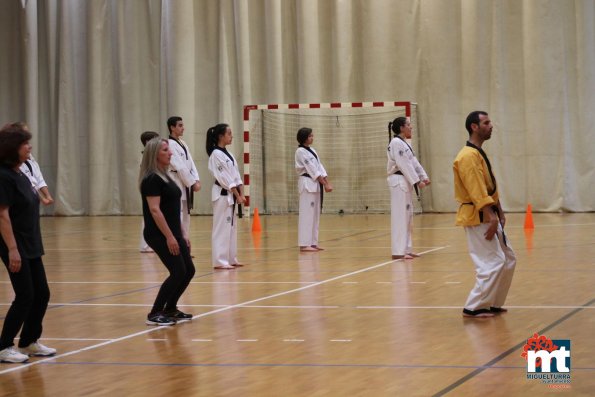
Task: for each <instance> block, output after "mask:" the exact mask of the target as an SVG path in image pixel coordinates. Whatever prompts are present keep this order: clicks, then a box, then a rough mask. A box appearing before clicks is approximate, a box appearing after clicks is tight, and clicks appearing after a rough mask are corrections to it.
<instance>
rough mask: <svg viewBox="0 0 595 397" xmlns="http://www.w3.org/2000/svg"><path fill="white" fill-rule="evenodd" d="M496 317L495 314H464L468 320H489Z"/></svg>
mask: <svg viewBox="0 0 595 397" xmlns="http://www.w3.org/2000/svg"><path fill="white" fill-rule="evenodd" d="M495 316H496V315H495V314H494V313H481V314H475V315H473V314H467V313H463V317H467V318H489V317H495Z"/></svg>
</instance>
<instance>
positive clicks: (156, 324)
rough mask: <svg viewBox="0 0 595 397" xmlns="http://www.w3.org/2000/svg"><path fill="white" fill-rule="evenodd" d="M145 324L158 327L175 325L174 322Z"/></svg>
mask: <svg viewBox="0 0 595 397" xmlns="http://www.w3.org/2000/svg"><path fill="white" fill-rule="evenodd" d="M145 324H147V325H153V326H159V325H166V326H170V325H176V322H175V321H172V322H170V323H156V322H154V321H145Z"/></svg>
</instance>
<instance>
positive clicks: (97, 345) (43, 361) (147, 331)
mask: <svg viewBox="0 0 595 397" xmlns="http://www.w3.org/2000/svg"><path fill="white" fill-rule="evenodd" d="M444 248H446V247H437V248H433V249H431V250H427V251H423V252H420V254H427V253H430V252H433V251H438V250H441V249H444ZM398 261H402V259H396V260H391V261H388V262H382V263H379V264H377V265H373V266H368V267H366V268H364V269H360V270H356V271H353V272H350V273H346V274H343V275H340V276H335V277H331V278H329V279H326V280H322V281H318V282H316V283H315V284H309V285H305V286H303V287H299V288H295V289H292V290H289V291H285V292H278V293H276V294H273V295H268V296H263V297H262V298H257V299H252V300H249V301H246V302H242V303H238V304H236V305H231V306H226V307H223V308H220V309H215V310H212V311H210V312H206V313H202V314H197V315H196V316H194V317H192V319H193V320H194V319H197V318H201V317H206V316H211V315H213V314H217V313H221V312H224V311H228V310H232V309H235V308H238V307H243V306H247V305H250V304H252V303H256V302H260V301H264V300H267V299H272V298H277V297H280V296H284V295H289V294H292V293H294V292H299V291H303V290H306V289H309V288H312V287H317V286H319V285H323V284H328V283H331V282H333V281H337V280H340V279H343V278H346V277H351V276H355V275H356V274H360V273H364V272H367V271H370V270H374V269H377V268H380V267H383V266H386V265H388V264H391V263H394V262H398ZM167 328H169V326H167V325H162V326H157V327H153V328H150V329H146V330H144V331H139V332H135V333H133V334H129V335H124V336H122V337H120V338H115V339H111V340H108V341H105V342H102V343H98V344H96V345H91V346H87V347H84V348H82V349H77V350H73V351H70V352H66V353H62V354H56V355H55V356H52V357H48V358H44V359H41V360H39V361H35V362H32V363H28V364H22V365H19V366H16V367H12V368H8V369H5V370H3V371H0V375H2V374H7V373H9V372H14V371H19V370H21V369H25V368H29V367H31V366H33V365H38V364H42V363H45V362H48V361H53V360H56V359H58V358H63V357H68V356H72V355H74V354H78V353H82V352H84V351H88V350H94V349H98V348H100V347H103V346H107V345H111V344H113V343H117V342H121V341H124V340H128V339H132V338H135V337H137V336H141V335H146V334H149V333H151V332H154V331H156V330H163V329H167Z"/></svg>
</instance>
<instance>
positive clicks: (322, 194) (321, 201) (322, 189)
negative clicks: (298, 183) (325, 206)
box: [300, 173, 324, 214]
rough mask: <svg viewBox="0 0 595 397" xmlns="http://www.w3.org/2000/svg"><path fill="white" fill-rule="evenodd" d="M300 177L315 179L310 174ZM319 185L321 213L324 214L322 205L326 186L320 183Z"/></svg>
mask: <svg viewBox="0 0 595 397" xmlns="http://www.w3.org/2000/svg"><path fill="white" fill-rule="evenodd" d="M300 176H306V177H308V178H310V179H314V178H312V177H311V176H310V174H308V173H303V174H302V175H300ZM318 185H319V186H320V213H321V214H322V203H323V202H324V186H322V183H320V182H318Z"/></svg>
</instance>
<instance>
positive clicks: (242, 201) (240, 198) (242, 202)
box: [236, 194, 246, 205]
mask: <svg viewBox="0 0 595 397" xmlns="http://www.w3.org/2000/svg"><path fill="white" fill-rule="evenodd" d="M236 201H237V202H238V204H242V205H244V204H246V197H244V195H243V194H242V195H240V197H238V198H237V200H236Z"/></svg>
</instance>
